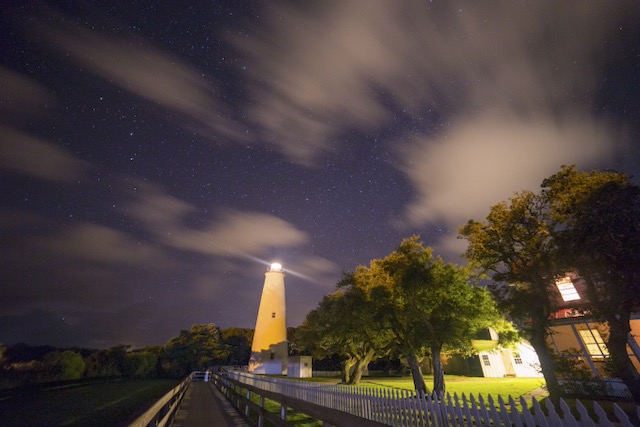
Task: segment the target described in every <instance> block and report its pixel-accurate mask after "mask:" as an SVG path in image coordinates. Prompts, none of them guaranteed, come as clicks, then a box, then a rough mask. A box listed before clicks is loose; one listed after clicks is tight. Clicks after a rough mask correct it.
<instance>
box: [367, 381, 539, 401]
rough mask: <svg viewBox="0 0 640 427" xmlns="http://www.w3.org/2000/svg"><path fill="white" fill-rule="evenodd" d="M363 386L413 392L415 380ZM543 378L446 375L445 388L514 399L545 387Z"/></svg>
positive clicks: (454, 391) (370, 382) (452, 391)
mask: <svg viewBox="0 0 640 427" xmlns="http://www.w3.org/2000/svg"><path fill="white" fill-rule="evenodd" d="M425 382H426V383H427V387H430V386H431V385H432V384H433V377H430V376H425ZM362 384H363V385H364V384H374V385H379V386H383V387H395V388H400V389H406V390H413V389H414V387H413V380H412V379H411V377H403V378H390V377H382V378H376V377H365V378H363V381H362ZM544 384H545V383H544V380H543V379H542V378H479V377H461V376H457V375H446V376H445V386H446V388H447V393H451V395H452V396H453V394H454V393H457V394H458V396H460V395H461V394H462V393H464V394H466V395H467V396H468V395H469V394H470V393H471V394H473V395H474V396H475V397H478V395H479V394H481V395H482V397H484V398H486V397H487V395H491V396H492V397H493V398H494V399H497V398H498V396H502V398H503V399H505V400H506V399H507V398H508V397H509V396H511V397H513V398H514V399H517V398H519V397H520V396H524V395H525V394H527V393H529V392H530V391H532V390H535V389H537V388H540V387H544Z"/></svg>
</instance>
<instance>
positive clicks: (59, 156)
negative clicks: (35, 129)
mask: <svg viewBox="0 0 640 427" xmlns="http://www.w3.org/2000/svg"><path fill="white" fill-rule="evenodd" d="M0 134H2V137H0V138H1V143H0V168H3V169H6V170H9V171H12V172H14V173H19V174H23V175H27V176H31V177H36V178H40V179H48V180H53V181H63V182H70V181H73V180H75V179H77V178H79V177H80V176H81V175H82V173H83V171H84V170H85V169H86V167H87V163H85V162H83V161H82V160H79V159H78V158H76V157H75V156H73V155H72V154H71V153H69V152H68V151H67V150H65V149H63V148H60V147H58V146H57V145H54V144H52V143H50V142H46V141H43V140H41V139H38V138H35V137H33V136H31V135H28V134H26V133H23V132H20V131H17V130H14V129H11V128H8V127H4V126H2V125H0Z"/></svg>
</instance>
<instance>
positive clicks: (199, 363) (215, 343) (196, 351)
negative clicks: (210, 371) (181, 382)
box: [165, 323, 229, 376]
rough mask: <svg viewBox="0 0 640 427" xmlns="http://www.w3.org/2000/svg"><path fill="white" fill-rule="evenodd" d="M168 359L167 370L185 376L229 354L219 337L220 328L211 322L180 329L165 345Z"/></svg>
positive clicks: (220, 360) (222, 359)
mask: <svg viewBox="0 0 640 427" xmlns="http://www.w3.org/2000/svg"><path fill="white" fill-rule="evenodd" d="M165 350H166V354H167V357H168V359H169V366H168V370H169V372H170V373H171V374H172V375H175V376H185V375H188V374H189V373H190V372H192V371H194V370H197V369H205V368H207V367H208V366H209V365H210V364H212V363H220V362H222V361H224V360H226V358H227V357H228V355H229V351H228V349H226V348H225V347H224V345H223V344H222V342H221V339H220V329H219V328H218V327H217V326H216V325H214V324H213V323H209V324H204V325H192V326H191V329H190V330H188V331H187V330H182V331H180V335H179V336H177V337H175V338H172V339H171V340H170V341H169V342H168V343H167V345H166V346H165Z"/></svg>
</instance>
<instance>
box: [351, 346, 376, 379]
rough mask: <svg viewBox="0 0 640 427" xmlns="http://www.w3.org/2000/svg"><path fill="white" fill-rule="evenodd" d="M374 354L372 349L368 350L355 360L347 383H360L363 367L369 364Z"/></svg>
mask: <svg viewBox="0 0 640 427" xmlns="http://www.w3.org/2000/svg"><path fill="white" fill-rule="evenodd" d="M374 355H375V353H374V352H373V351H369V352H368V353H367V354H366V355H365V356H364V357H363V358H361V359H358V360H357V361H356V364H355V367H354V368H353V373H352V374H351V378H349V382H348V384H350V385H358V384H359V383H360V380H361V379H362V374H363V372H364V369H365V368H366V367H367V366H369V362H371V359H373V356H374Z"/></svg>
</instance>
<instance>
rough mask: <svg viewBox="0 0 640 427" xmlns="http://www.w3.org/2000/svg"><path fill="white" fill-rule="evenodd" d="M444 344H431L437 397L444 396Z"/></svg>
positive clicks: (434, 390) (434, 389) (434, 387)
mask: <svg viewBox="0 0 640 427" xmlns="http://www.w3.org/2000/svg"><path fill="white" fill-rule="evenodd" d="M441 352H442V343H439V342H435V343H433V344H431V363H432V366H433V392H434V393H435V395H436V396H438V397H440V396H444V392H445V386H444V369H443V367H442V359H441V358H440V353H441Z"/></svg>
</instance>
